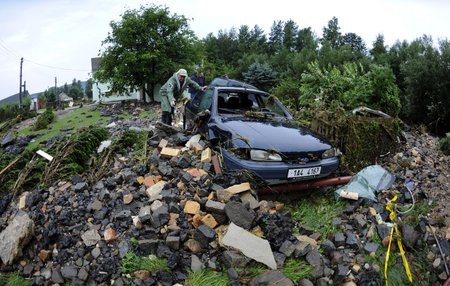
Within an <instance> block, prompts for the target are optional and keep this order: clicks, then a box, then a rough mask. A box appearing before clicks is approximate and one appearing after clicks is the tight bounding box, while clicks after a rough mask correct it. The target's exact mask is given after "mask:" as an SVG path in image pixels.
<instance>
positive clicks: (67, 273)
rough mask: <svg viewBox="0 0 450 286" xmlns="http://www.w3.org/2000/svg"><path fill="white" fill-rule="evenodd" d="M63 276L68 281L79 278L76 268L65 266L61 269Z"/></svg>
mask: <svg viewBox="0 0 450 286" xmlns="http://www.w3.org/2000/svg"><path fill="white" fill-rule="evenodd" d="M61 275H62V277H64V278H66V279H72V278H75V277H77V275H78V270H77V268H76V267H74V266H63V267H61Z"/></svg>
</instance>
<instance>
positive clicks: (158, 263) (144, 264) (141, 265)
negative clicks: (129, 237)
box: [122, 251, 169, 273]
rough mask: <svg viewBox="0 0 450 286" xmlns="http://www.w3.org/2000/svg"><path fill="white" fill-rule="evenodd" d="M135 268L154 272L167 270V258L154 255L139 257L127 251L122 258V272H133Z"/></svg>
mask: <svg viewBox="0 0 450 286" xmlns="http://www.w3.org/2000/svg"><path fill="white" fill-rule="evenodd" d="M137 270H147V271H150V272H156V271H160V270H169V267H168V266H167V260H166V259H162V258H158V257H156V256H149V257H141V256H138V255H136V254H135V253H134V252H131V251H129V252H127V253H126V254H125V256H124V257H123V258H122V273H133V272H134V271H137Z"/></svg>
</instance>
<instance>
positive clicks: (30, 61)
mask: <svg viewBox="0 0 450 286" xmlns="http://www.w3.org/2000/svg"><path fill="white" fill-rule="evenodd" d="M0 47H2V48H3V50H5V51H7V52H8V53H9V54H10V55H13V56H14V57H15V58H18V59H20V58H21V57H20V56H18V55H17V54H16V53H15V52H14V51H13V50H11V49H10V48H8V46H7V45H6V43H5V42H3V41H2V40H1V39H0ZM24 61H26V62H29V63H32V64H35V65H38V66H42V67H46V68H50V69H56V70H65V71H80V72H90V71H91V70H85V69H73V68H63V67H57V66H51V65H46V64H41V63H38V62H35V61H32V60H29V59H26V58H24Z"/></svg>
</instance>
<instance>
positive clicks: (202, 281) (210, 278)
mask: <svg viewBox="0 0 450 286" xmlns="http://www.w3.org/2000/svg"><path fill="white" fill-rule="evenodd" d="M228 282H229V281H228V275H227V274H226V273H224V272H216V271H213V270H212V269H208V268H207V269H203V270H201V271H196V272H192V271H191V272H189V273H188V278H187V279H186V283H185V284H184V285H185V286H204V285H208V286H227V285H228Z"/></svg>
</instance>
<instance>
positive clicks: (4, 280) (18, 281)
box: [0, 273, 31, 286]
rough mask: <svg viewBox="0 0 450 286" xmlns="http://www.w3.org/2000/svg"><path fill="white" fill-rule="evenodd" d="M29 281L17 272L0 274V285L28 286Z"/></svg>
mask: <svg viewBox="0 0 450 286" xmlns="http://www.w3.org/2000/svg"><path fill="white" fill-rule="evenodd" d="M29 285H31V282H30V281H29V280H26V279H25V278H23V277H22V276H20V274H19V273H8V274H0V286H29Z"/></svg>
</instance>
